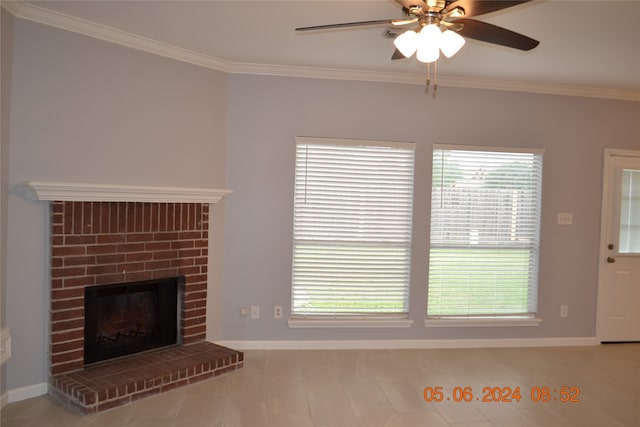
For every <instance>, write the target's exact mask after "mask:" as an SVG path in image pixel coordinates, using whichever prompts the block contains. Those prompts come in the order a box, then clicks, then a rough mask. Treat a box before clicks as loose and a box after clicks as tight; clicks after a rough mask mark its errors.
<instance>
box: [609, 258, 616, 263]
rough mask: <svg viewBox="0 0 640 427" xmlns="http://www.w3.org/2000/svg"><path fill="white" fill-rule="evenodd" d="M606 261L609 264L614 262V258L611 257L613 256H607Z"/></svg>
mask: <svg viewBox="0 0 640 427" xmlns="http://www.w3.org/2000/svg"><path fill="white" fill-rule="evenodd" d="M607 262H608V263H609V264H613V263H614V262H616V259H615V258H613V257H608V258H607Z"/></svg>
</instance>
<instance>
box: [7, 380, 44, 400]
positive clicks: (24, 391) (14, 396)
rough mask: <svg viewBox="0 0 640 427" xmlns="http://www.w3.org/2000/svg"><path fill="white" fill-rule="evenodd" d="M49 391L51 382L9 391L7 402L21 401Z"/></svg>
mask: <svg viewBox="0 0 640 427" xmlns="http://www.w3.org/2000/svg"><path fill="white" fill-rule="evenodd" d="M48 392H49V384H47V383H40V384H34V385H28V386H26V387H20V388H14V389H13V390H9V391H7V392H6V393H5V394H6V395H7V403H13V402H19V401H21V400H25V399H31V398H32V397H38V396H42V395H43V394H47V393H48Z"/></svg>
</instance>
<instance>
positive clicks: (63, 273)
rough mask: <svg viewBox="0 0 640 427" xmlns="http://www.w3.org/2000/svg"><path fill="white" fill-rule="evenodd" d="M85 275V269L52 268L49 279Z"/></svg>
mask: <svg viewBox="0 0 640 427" xmlns="http://www.w3.org/2000/svg"><path fill="white" fill-rule="evenodd" d="M84 275H85V267H62V268H52V269H51V277H53V278H57V277H73V276H84Z"/></svg>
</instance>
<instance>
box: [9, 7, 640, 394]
mask: <svg viewBox="0 0 640 427" xmlns="http://www.w3.org/2000/svg"><path fill="white" fill-rule="evenodd" d="M14 30H15V31H14V34H13V46H14V51H13V57H12V68H13V78H12V81H11V116H10V124H11V136H10V147H9V158H10V160H9V161H10V164H11V168H10V170H9V177H8V179H9V180H8V185H9V197H8V202H9V203H8V236H6V237H7V243H8V252H7V267H8V268H7V286H6V320H7V324H8V325H9V326H10V327H11V328H12V331H13V351H14V357H13V358H12V360H11V361H10V362H9V364H8V365H7V387H8V389H10V390H11V389H15V388H19V387H23V386H29V385H34V384H40V383H43V382H46V372H47V359H48V355H47V347H46V336H47V320H48V291H47V287H48V278H47V277H48V255H47V250H46V248H47V246H48V242H47V236H48V229H47V217H48V207H47V205H46V204H45V203H43V202H34V201H30V200H29V199H27V198H25V196H24V193H23V190H22V185H23V183H24V182H25V181H34V180H44V181H72V182H93V183H114V184H118V183H122V184H139V185H170V186H195V187H213V188H230V189H232V190H234V193H233V194H232V195H231V196H229V197H228V198H227V199H226V201H225V202H224V205H216V208H215V209H214V211H213V225H212V233H211V234H212V236H213V239H212V241H213V242H214V243H213V246H212V249H211V252H210V253H211V256H210V258H211V260H210V265H211V266H212V273H211V279H210V282H211V283H210V291H211V292H210V303H211V305H210V306H209V308H210V314H211V317H210V319H209V320H208V330H209V334H208V336H209V338H210V339H225V340H250V339H254V340H289V339H291V340H293V339H336V340H338V339H428V338H438V339H441V338H450V339H455V338H469V337H473V338H483V337H485V338H500V337H517V338H527V337H581V336H594V334H595V303H596V280H597V256H598V253H597V252H598V236H599V231H598V230H599V216H600V214H599V212H600V194H601V188H600V187H601V174H602V151H603V149H604V148H605V147H618V148H640V125H639V124H638V123H640V120H639V119H640V103H631V102H621V101H609V100H596V99H587V98H572V97H559V96H546V95H532V94H517V93H507V92H497V91H482V90H469V89H452V88H444V87H443V88H441V90H440V93H439V95H438V98H437V99H435V100H434V99H431V98H430V97H427V96H425V95H424V94H423V91H422V88H420V87H418V86H411V85H397V84H382V83H366V82H345V81H331V80H314V79H302V78H275V77H261V76H241V75H231V76H227V75H225V74H223V73H219V72H215V71H211V70H206V69H204V68H199V67H195V66H191V65H187V64H183V63H179V62H176V61H172V60H169V59H164V58H159V57H155V56H153V55H149V54H146V53H142V52H139V51H135V50H131V49H127V48H123V47H119V46H115V45H111V44H108V43H105V42H101V41H98V40H93V39H90V38H87V37H84V36H79V35H76V34H72V33H67V32H64V31H62V30H56V29H53V28H49V27H45V26H42V25H39V24H35V23H30V22H25V21H22V20H19V19H16V20H15V28H14ZM4 35H5V28H4V25H3V37H4ZM3 99H4V96H3ZM3 124H4V123H3ZM297 135H306V136H322V137H340V138H354V139H382V140H384V139H388V140H401V141H402V140H404V141H415V142H416V143H417V145H418V148H417V158H416V186H415V215H414V218H415V219H414V242H413V266H412V268H413V270H412V277H413V279H412V284H411V306H410V309H411V318H412V319H413V320H415V324H414V325H413V327H411V328H408V329H399V330H398V329H393V330H389V329H383V330H376V329H357V330H354V329H339V330H338V329H333V330H332V329H327V330H300V329H289V328H288V327H287V326H286V322H285V321H284V320H278V321H275V320H273V319H271V317H272V316H271V311H272V308H273V305H274V304H282V305H283V306H284V307H285V314H288V311H289V299H290V283H291V251H292V238H291V236H292V231H291V230H292V206H293V200H292V194H293V167H294V138H295V136H297ZM436 142H437V143H455V144H470V145H488V146H504V147H509V146H522V147H542V148H545V149H546V150H547V152H546V155H545V171H544V173H545V177H544V178H545V180H544V199H543V224H542V230H543V231H542V253H541V271H540V316H541V317H542V318H543V319H544V321H543V323H542V325H541V326H540V327H533V328H495V329H489V328H486V329H485V328H473V329H459V328H457V329H447V330H436V329H425V328H424V326H423V325H422V319H423V317H424V311H425V310H424V306H425V301H426V286H427V284H426V277H427V271H426V269H427V263H426V258H427V254H428V240H429V236H428V231H429V212H430V206H429V200H430V177H431V170H430V167H431V166H430V155H431V145H432V144H433V143H436ZM559 211H570V212H573V213H574V223H575V225H574V226H572V227H568V228H566V227H558V226H557V225H556V224H555V219H556V218H555V216H556V213H557V212H559ZM560 304H568V305H569V306H570V317H569V318H568V319H560V318H559V316H558V314H559V305H560ZM250 305H259V306H260V307H261V308H262V319H261V320H249V319H247V318H243V317H241V316H240V314H239V310H240V307H243V306H250ZM285 317H286V316H285Z"/></svg>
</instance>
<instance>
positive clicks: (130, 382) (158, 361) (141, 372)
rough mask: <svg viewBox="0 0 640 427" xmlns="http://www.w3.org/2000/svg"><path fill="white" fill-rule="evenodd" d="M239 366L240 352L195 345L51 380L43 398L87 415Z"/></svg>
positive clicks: (92, 367)
mask: <svg viewBox="0 0 640 427" xmlns="http://www.w3.org/2000/svg"><path fill="white" fill-rule="evenodd" d="M242 364H243V354H242V353H240V352H238V351H235V350H230V349H228V348H225V347H221V346H218V345H216V344H212V343H209V342H200V343H196V344H191V345H187V346H178V347H171V348H167V349H161V350H155V351H151V352H147V353H142V354H139V355H134V356H127V357H124V358H120V359H114V360H110V361H107V362H102V363H99V364H96V365H92V366H89V367H87V368H85V369H82V370H79V371H75V372H70V373H67V374H60V375H55V376H54V377H53V378H52V381H51V384H50V390H49V393H50V394H51V395H52V396H53V397H54V398H56V399H57V400H59V401H60V402H61V403H63V404H64V405H65V406H68V407H71V408H73V409H76V410H79V411H80V412H82V413H84V414H90V413H94V412H99V411H103V410H105V409H110V408H114V407H116V406H120V405H125V404H127V403H131V402H134V401H136V400H138V399H142V398H144V397H148V396H152V395H155V394H159V393H163V392H166V391H169V390H172V389H174V388H177V387H182V386H185V385H188V384H193V383H195V382H198V381H202V380H206V379H209V378H212V377H214V376H218V375H221V374H224V373H226V372H230V371H233V370H236V369H239V368H241V367H242Z"/></svg>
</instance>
